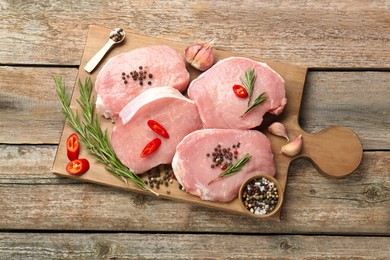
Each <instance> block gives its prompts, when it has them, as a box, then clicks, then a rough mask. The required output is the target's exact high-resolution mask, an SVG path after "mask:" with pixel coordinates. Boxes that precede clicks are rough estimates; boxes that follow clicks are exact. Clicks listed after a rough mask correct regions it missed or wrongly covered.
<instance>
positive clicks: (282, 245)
mask: <svg viewBox="0 0 390 260" xmlns="http://www.w3.org/2000/svg"><path fill="white" fill-rule="evenodd" d="M279 247H280V249H282V250H283V251H287V250H289V249H290V248H292V247H293V244H292V243H291V242H290V241H289V240H287V239H283V240H282V241H281V242H280V244H279Z"/></svg>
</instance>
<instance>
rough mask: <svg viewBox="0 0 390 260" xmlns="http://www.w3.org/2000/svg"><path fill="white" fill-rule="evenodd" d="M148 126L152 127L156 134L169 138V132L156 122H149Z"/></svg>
mask: <svg viewBox="0 0 390 260" xmlns="http://www.w3.org/2000/svg"><path fill="white" fill-rule="evenodd" d="M148 126H149V127H150V129H152V130H153V131H154V132H156V133H157V134H159V135H161V136H162V137H164V138H169V134H168V131H167V130H165V128H164V127H163V126H162V125H160V124H159V123H158V122H156V121H154V120H149V121H148Z"/></svg>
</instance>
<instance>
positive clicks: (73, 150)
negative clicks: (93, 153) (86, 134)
mask: <svg viewBox="0 0 390 260" xmlns="http://www.w3.org/2000/svg"><path fill="white" fill-rule="evenodd" d="M66 150H67V155H68V159H69V160H70V161H73V160H76V159H77V158H79V153H80V144H79V137H78V136H77V134H75V133H73V134H71V135H70V136H69V137H68V139H67V140H66Z"/></svg>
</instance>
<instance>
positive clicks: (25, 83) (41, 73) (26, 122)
mask: <svg viewBox="0 0 390 260" xmlns="http://www.w3.org/2000/svg"><path fill="white" fill-rule="evenodd" d="M54 75H63V76H64V79H65V82H67V93H68V95H70V94H71V93H72V91H73V85H74V82H75V79H76V75H77V69H71V68H47V67H40V68H37V67H8V66H5V67H0V79H1V80H0V118H1V120H0V143H14V144H17V143H30V144H48V143H52V144H53V143H58V142H59V140H60V136H61V131H62V128H63V125H64V122H65V116H63V114H62V112H61V105H60V103H59V101H58V97H57V93H56V90H55V84H54V81H53V79H52V77H53V76H54Z"/></svg>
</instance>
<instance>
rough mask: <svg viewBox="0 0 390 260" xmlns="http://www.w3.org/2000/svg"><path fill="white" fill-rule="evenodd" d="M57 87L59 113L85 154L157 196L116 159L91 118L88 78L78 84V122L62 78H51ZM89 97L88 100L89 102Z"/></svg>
mask: <svg viewBox="0 0 390 260" xmlns="http://www.w3.org/2000/svg"><path fill="white" fill-rule="evenodd" d="M53 79H54V82H55V84H56V91H57V94H58V97H59V100H60V102H61V106H62V112H63V113H64V114H65V116H66V119H67V121H68V123H69V125H70V126H71V127H72V128H73V129H74V130H75V131H76V132H77V133H78V134H79V135H80V141H81V142H82V143H83V144H84V145H85V147H86V149H87V151H88V152H89V153H91V154H92V155H93V156H94V157H95V158H96V159H97V160H98V161H99V162H101V163H102V164H104V165H105V167H106V169H107V171H108V172H110V173H111V174H113V175H115V176H116V177H118V178H120V179H122V180H123V181H124V182H126V183H127V179H129V180H130V181H132V182H133V183H134V184H136V185H137V186H138V187H140V188H141V189H143V190H149V191H150V192H152V193H154V194H155V195H158V193H156V192H154V191H153V190H151V189H150V188H149V187H148V186H147V185H146V184H145V183H144V182H143V180H142V179H141V178H140V177H139V176H138V175H136V174H135V173H133V172H132V171H130V169H129V168H127V167H126V166H125V165H124V164H123V163H122V162H121V161H120V160H119V159H118V157H117V156H116V154H115V152H114V150H113V149H112V147H111V145H110V140H109V138H108V133H107V130H106V131H104V132H103V130H102V129H101V127H100V124H99V119H98V117H94V113H93V110H94V103H95V99H94V97H91V93H92V81H91V79H90V78H86V79H85V83H84V84H82V83H81V80H80V79H79V81H78V86H79V89H80V99H77V103H78V104H79V106H80V107H81V110H82V114H83V119H84V120H83V121H81V119H80V116H79V113H78V112H77V111H76V113H73V111H72V109H71V108H70V99H69V98H68V96H67V95H66V92H65V83H64V80H63V79H62V77H53ZM90 97H91V99H90Z"/></svg>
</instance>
